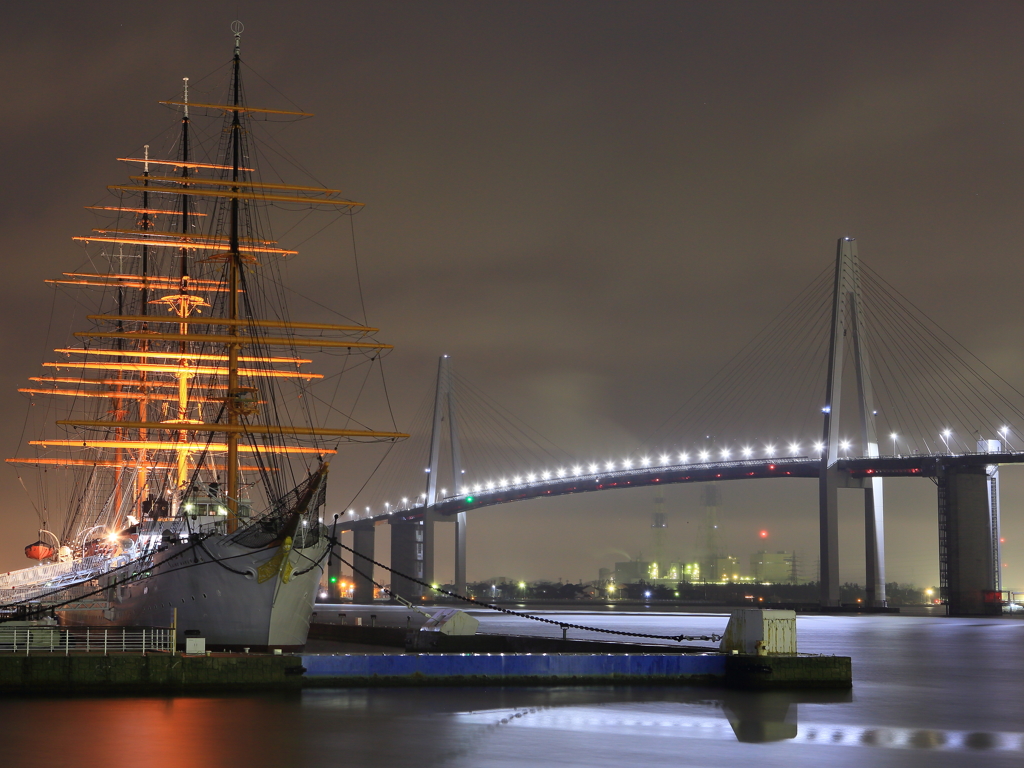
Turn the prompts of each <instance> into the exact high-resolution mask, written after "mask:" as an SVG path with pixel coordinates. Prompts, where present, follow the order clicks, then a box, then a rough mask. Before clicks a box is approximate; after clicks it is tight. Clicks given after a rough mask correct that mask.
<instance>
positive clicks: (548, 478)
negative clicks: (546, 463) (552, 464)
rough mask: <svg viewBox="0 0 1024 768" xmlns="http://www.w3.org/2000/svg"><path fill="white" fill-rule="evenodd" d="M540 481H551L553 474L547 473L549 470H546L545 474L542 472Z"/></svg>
mask: <svg viewBox="0 0 1024 768" xmlns="http://www.w3.org/2000/svg"><path fill="white" fill-rule="evenodd" d="M540 479H541V480H550V479H551V473H550V472H548V471H547V470H546V469H545V470H544V471H543V472H541V473H540Z"/></svg>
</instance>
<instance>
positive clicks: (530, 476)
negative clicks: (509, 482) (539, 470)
mask: <svg viewBox="0 0 1024 768" xmlns="http://www.w3.org/2000/svg"><path fill="white" fill-rule="evenodd" d="M536 479H537V475H536V474H534V473H533V472H528V473H527V475H526V482H528V483H532V482H533V481H534V480H536Z"/></svg>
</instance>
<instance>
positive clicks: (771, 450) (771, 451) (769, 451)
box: [764, 443, 775, 459]
mask: <svg viewBox="0 0 1024 768" xmlns="http://www.w3.org/2000/svg"><path fill="white" fill-rule="evenodd" d="M764 455H765V456H767V457H768V458H769V459H770V458H772V457H773V456H774V455H775V446H774V445H772V444H771V443H769V444H768V445H766V446H765V447H764Z"/></svg>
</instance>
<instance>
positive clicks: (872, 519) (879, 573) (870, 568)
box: [864, 477, 885, 608]
mask: <svg viewBox="0 0 1024 768" xmlns="http://www.w3.org/2000/svg"><path fill="white" fill-rule="evenodd" d="M867 484H868V485H867V487H866V488H865V489H864V571H865V575H866V577H867V578H866V582H867V583H866V587H865V591H866V592H867V602H866V604H867V605H868V606H870V607H873V608H880V607H882V606H884V605H885V526H884V519H883V505H882V498H883V497H882V479H881V478H880V477H873V478H871V479H870V480H868V481H867Z"/></svg>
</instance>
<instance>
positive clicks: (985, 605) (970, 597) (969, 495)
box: [938, 466, 1002, 616]
mask: <svg viewBox="0 0 1024 768" xmlns="http://www.w3.org/2000/svg"><path fill="white" fill-rule="evenodd" d="M997 482H998V480H997V476H996V475H995V471H994V470H993V471H990V470H988V469H986V468H985V467H950V466H943V467H940V468H939V473H938V502H939V504H938V507H939V586H940V594H941V596H942V597H943V598H944V599H945V600H946V602H947V605H948V609H949V615H950V616H969V615H972V614H973V615H977V614H988V613H996V614H998V613H1000V612H1001V610H1002V607H1001V604H1000V602H999V597H1000V594H999V589H1000V586H1001V585H1000V583H999V582H1000V579H999V568H1000V563H999V562H998V554H999V549H998V546H999V509H998V502H997V501H996V496H997V489H998V485H997Z"/></svg>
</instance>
